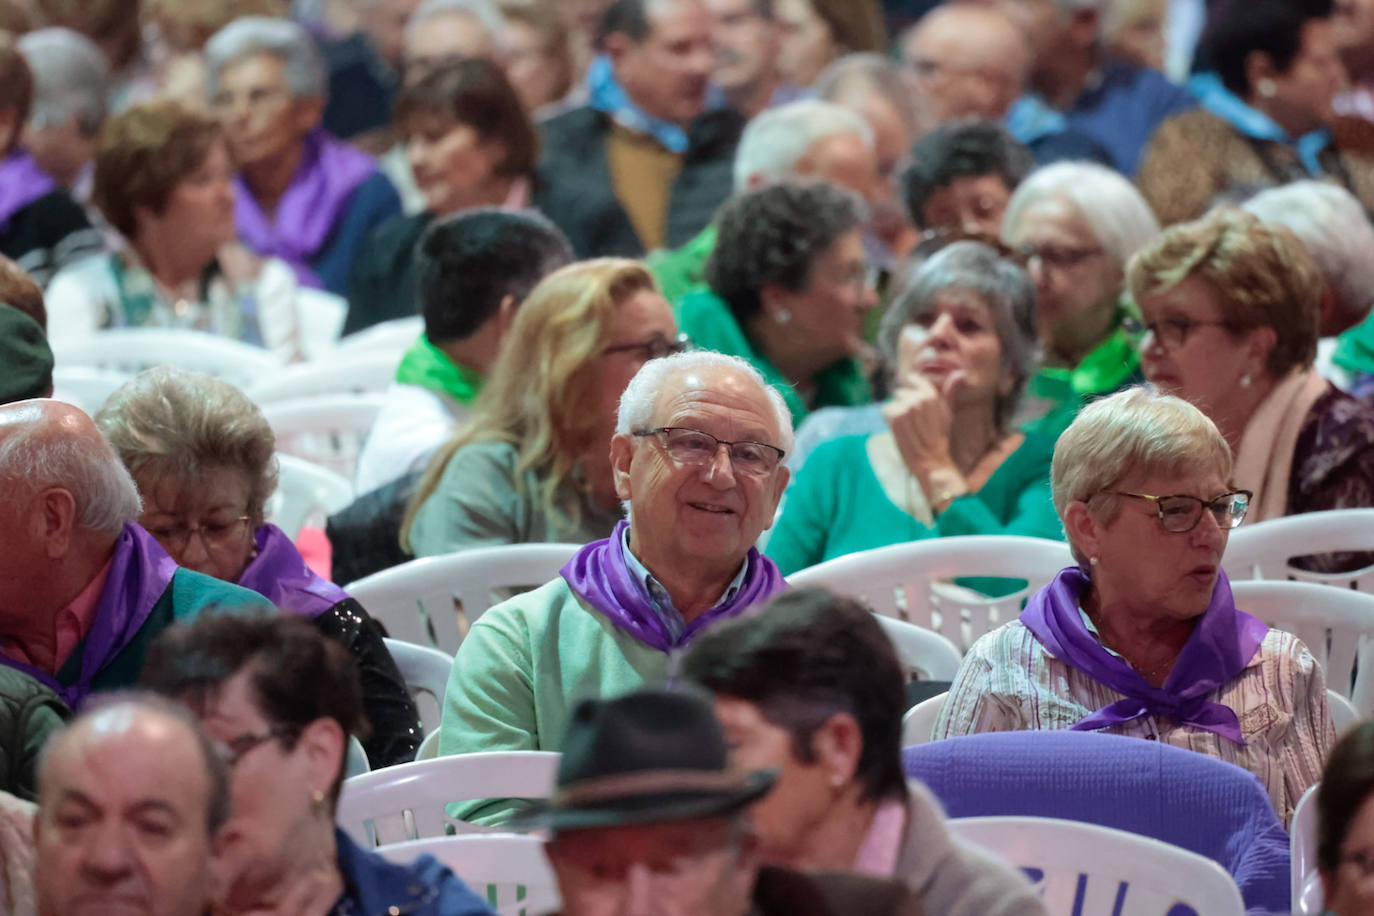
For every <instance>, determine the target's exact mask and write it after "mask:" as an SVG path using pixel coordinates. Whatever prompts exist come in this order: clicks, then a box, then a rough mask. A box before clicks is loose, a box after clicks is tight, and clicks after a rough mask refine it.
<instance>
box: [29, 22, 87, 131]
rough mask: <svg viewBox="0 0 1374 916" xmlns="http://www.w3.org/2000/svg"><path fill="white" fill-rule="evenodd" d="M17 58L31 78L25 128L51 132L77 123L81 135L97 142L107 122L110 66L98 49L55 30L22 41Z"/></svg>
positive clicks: (69, 32)
mask: <svg viewBox="0 0 1374 916" xmlns="http://www.w3.org/2000/svg"><path fill="white" fill-rule="evenodd" d="M19 53H20V54H22V55H24V62H25V63H27V64H28V65H29V70H31V71H32V72H33V107H32V108H31V109H30V111H29V123H30V124H32V125H33V126H34V127H51V126H55V125H60V124H66V123H68V122H70V121H76V123H77V126H78V127H79V128H80V129H81V132H82V133H83V134H85V135H86V136H88V137H90V136H95V134H96V133H97V132H98V131H99V130H100V125H101V123H102V122H104V120H105V113H106V108H105V88H106V83H108V82H109V79H110V65H109V63H108V62H107V61H106V60H105V55H104V53H102V52H101V50H100V48H99V47H97V46H96V43H95V42H93V41H91V40H90V39H89V38H87V37H86V36H85V35H82V34H81V33H80V32H75V31H73V30H71V29H64V28H60V27H57V26H54V27H52V28H47V29H38V30H37V31H34V32H29V33H28V34H27V35H25V36H24V37H23V38H20V39H19Z"/></svg>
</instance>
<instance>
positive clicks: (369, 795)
mask: <svg viewBox="0 0 1374 916" xmlns="http://www.w3.org/2000/svg"><path fill="white" fill-rule="evenodd" d="M560 756H561V755H559V754H557V753H555V752H553V751H491V752H487V753H481V754H456V755H450V756H447V757H435V758H434V759H432V760H417V761H415V762H414V763H402V764H397V765H396V766H392V767H386V768H385V769H382V770H374V771H373V772H371V773H367V774H364V775H362V776H359V777H357V778H355V779H347V780H345V781H344V784H343V792H342V794H340V796H339V809H338V814H337V816H336V820H337V821H338V825H339V828H340V829H341V830H343V831H345V832H346V833H348V835H349V836H351V837H353V839H354V840H356V841H357V842H358V843H359V844H361V845H363V846H366V847H371V846H385V845H387V844H389V843H399V842H402V841H404V840H414V839H422V838H425V837H440V836H444V835H445V834H446V833H448V832H449V828H450V827H452V828H453V830H454V831H456V832H458V833H493V832H498V831H494V830H491V829H489V828H484V827H479V826H477V825H476V824H468V823H465V822H463V821H459V820H456V819H454V818H452V817H450V816H449V815H448V812H447V811H446V810H445V806H446V805H448V804H449V803H450V802H461V801H472V800H476V799H484V798H547V797H548V796H549V793H550V792H552V791H553V787H554V782H555V777H556V776H557V774H558V761H559V758H560ZM1286 887H1287V886H1286V885H1285V892H1286ZM1285 899H1286V898H1285Z"/></svg>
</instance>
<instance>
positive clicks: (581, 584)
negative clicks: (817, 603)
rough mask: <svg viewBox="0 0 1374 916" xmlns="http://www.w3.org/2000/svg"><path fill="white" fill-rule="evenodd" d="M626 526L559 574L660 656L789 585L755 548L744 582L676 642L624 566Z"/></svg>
mask: <svg viewBox="0 0 1374 916" xmlns="http://www.w3.org/2000/svg"><path fill="white" fill-rule="evenodd" d="M627 527H628V525H627V523H626V522H623V521H622V522H617V523H616V526H615V530H614V531H612V532H611V536H610V537H609V538H607V539H605V540H603V541H592V542H591V543H590V544H588V545H587V546H586V547H583V548H582V549H581V550H579V551H578V552H577V553H576V554H575V555H574V556H573V558H572V559H571V560H569V561H568V565H566V566H564V567H563V568H562V569H561V570H559V573H560V574H561V575H562V576H563V578H564V579H566V580H567V582H568V585H569V586H570V587H571V588H572V590H573V593H574V594H575V595H577V597H579V598H581V599H582V600H583V601H585V602H587V603H588V604H590V605H591V606H592V607H594V608H596V609H597V610H598V611H600V612H601V613H603V614H605V615H606V616H607V617H608V618H610V621H611V623H613V624H615V625H616V626H617V627H619V628H620V629H622V630H624V631H625V632H626V633H629V634H630V635H631V636H633V637H634V638H635V639H637V640H639V641H640V642H642V643H644V644H645V645H646V646H649V647H650V648H654V649H658V650H659V651H660V652H671V651H672V650H673V649H676V648H679V647H681V646H685V645H686V644H687V643H688V642H690V641H691V639H692V637H693V636H695V635H696V634H697V633H699V632H701V631H702V630H704V629H705V628H706V627H709V626H710V625H711V624H713V623H715V622H716V621H717V620H723V619H725V618H729V617H734V616H735V615H736V614H738V613H740V612H741V611H743V610H744V609H745V608H748V607H751V606H753V605H755V604H758V603H760V602H762V601H766V600H767V599H768V598H769V597H771V596H772V595H775V594H777V593H778V592H780V591H782V590H783V589H784V588H786V587H787V583H786V582H785V581H783V578H782V573H780V572H778V568H777V566H775V565H773V561H772V560H770V559H768V558H767V557H765V556H764V555H763V554H761V553H759V552H758V551H757V550H756V549H754V548H753V547H750V548H749V554H748V556H746V557H745V559H744V562H745V563H746V564H747V568H746V569H745V573H744V583H743V584H742V585H741V586H740V588H739V591H737V592H735V594H734V595H732V596H731V597H730V598H729V600H727V601H723V602H721V603H720V604H718V605H716V606H715V607H713V608H711V609H710V610H708V611H706V613H704V614H702V615H701V616H700V617H698V618H697V619H696V620H693V621H692V622H691V623H689V624H688V625H687V628H686V629H685V630H683V631H682V635H681V636H680V637H679V638H678V639H677V640H676V641H674V640H673V637H672V634H670V633H669V632H668V627H667V626H666V625H665V624H664V623H663V618H661V617H660V616H659V614H658V610H657V609H656V608H655V607H654V605H653V602H652V601H650V600H649V595H648V593H647V592H646V591H645V589H644V584H643V583H642V582H637V581H635V577H634V574H633V573H631V572H630V569H629V567H628V566H627V565H626V563H625V529H626V528H627Z"/></svg>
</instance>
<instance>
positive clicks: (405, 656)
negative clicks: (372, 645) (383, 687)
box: [383, 639, 453, 734]
mask: <svg viewBox="0 0 1374 916" xmlns="http://www.w3.org/2000/svg"><path fill="white" fill-rule="evenodd" d="M383 641H384V642H385V643H386V648H387V651H389V652H390V653H391V657H392V659H393V660H395V662H396V667H397V668H399V669H400V671H401V677H403V678H405V681H406V688H407V689H409V690H410V695H411V696H412V697H414V698H415V705H416V706H417V707H418V708H419V710H420V723H421V724H422V725H423V726H424V729H425V733H426V734H429V733H431V732H433V731H434V730H435V729H437V728H438V727H439V716H440V713H441V711H442V710H443V706H444V690H445V689H447V687H448V676H449V674H450V673H451V672H452V671H453V656H452V655H450V654H448V653H447V652H440V651H439V650H438V649H435V648H431V647H430V646H417V645H415V643H413V642H406V641H404V640H401V639H387V640H383ZM421 694H423V696H421Z"/></svg>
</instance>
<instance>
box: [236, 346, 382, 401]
mask: <svg viewBox="0 0 1374 916" xmlns="http://www.w3.org/2000/svg"><path fill="white" fill-rule="evenodd" d="M399 362H400V354H399V353H394V352H392V351H389V350H379V351H375V352H374V351H371V350H367V351H362V352H359V353H348V354H346V355H342V356H341V355H338V354H337V353H331V354H329V355H328V356H326V357H325V358H323V359H320V360H318V361H315V362H308V363H297V364H295V365H293V366H286V367H285V368H282V369H279V370H277V371H276V372H273V373H272V374H271V375H268V376H265V377H263V378H261V379H259V380H258V382H257V384H255V385H253V386H252V387H251V388H249V389H248V390H247V391H246V392H245V394H247V395H248V397H250V398H251V399H252V400H253V401H254V402H255V403H257V404H275V403H277V402H279V401H289V400H292V399H294V398H313V397H319V396H321V395H330V394H350V393H352V394H362V393H365V392H382V391H386V389H387V387H388V386H390V385H391V383H392V381H394V380H395V378H396V366H397V364H398V363H399Z"/></svg>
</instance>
